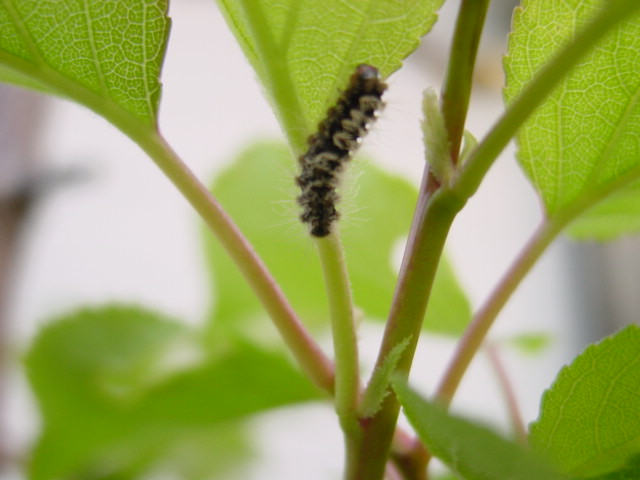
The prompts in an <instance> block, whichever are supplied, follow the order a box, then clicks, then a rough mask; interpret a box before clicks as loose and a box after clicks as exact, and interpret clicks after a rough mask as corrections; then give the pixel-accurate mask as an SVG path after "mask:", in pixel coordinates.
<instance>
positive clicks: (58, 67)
mask: <svg viewBox="0 0 640 480" xmlns="http://www.w3.org/2000/svg"><path fill="white" fill-rule="evenodd" d="M167 7H168V0H153V1H144V2H140V1H138V0H113V1H109V2H104V1H102V0H86V1H79V0H73V1H65V2H60V1H26V0H7V1H5V2H2V4H0V31H1V32H2V35H1V36H0V80H1V81H5V82H10V83H15V84H17V85H21V86H25V87H29V88H37V89H41V90H45V91H47V92H49V93H54V94H56V95H61V96H65V97H69V98H72V99H74V100H76V101H77V102H79V103H82V104H84V105H85V106H87V107H89V108H92V109H93V110H95V111H96V112H98V113H100V114H102V115H103V116H105V117H107V118H109V117H111V116H113V115H114V110H116V111H121V113H124V114H126V115H130V116H132V117H134V118H135V119H137V120H138V121H141V122H143V123H145V124H147V125H153V124H155V121H156V114H157V111H158V102H159V100H160V81H159V77H160V67H161V65H162V61H163V57H164V50H165V43H166V40H167V36H168V33H169V20H168V18H167V16H166V11H167ZM116 114H117V113H116Z"/></svg>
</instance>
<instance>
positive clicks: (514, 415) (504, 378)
mask: <svg viewBox="0 0 640 480" xmlns="http://www.w3.org/2000/svg"><path fill="white" fill-rule="evenodd" d="M484 349H485V351H486V353H487V357H488V358H489V364H490V365H491V366H492V367H493V370H494V372H495V374H496V379H497V380H498V384H499V385H500V390H502V395H503V396H504V400H505V403H506V404H507V411H508V412H509V418H510V419H511V428H513V433H514V434H515V436H516V439H517V440H518V441H519V442H520V443H521V444H522V445H523V446H525V447H526V446H527V442H528V436H527V427H526V426H525V424H524V421H523V420H522V414H521V413H520V407H519V406H518V399H517V398H516V393H515V392H514V390H513V385H512V384H511V382H510V381H509V375H508V374H507V371H506V369H505V367H504V364H503V362H502V360H501V359H500V354H499V352H498V347H497V345H495V344H493V343H489V344H488V345H485V348H484Z"/></svg>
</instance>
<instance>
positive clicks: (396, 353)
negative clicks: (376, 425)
mask: <svg viewBox="0 0 640 480" xmlns="http://www.w3.org/2000/svg"><path fill="white" fill-rule="evenodd" d="M409 340H410V339H409V338H406V339H405V340H404V341H403V342H400V343H399V344H397V345H396V346H394V347H393V348H392V349H391V351H390V352H389V355H387V357H386V358H385V359H384V361H383V362H382V365H381V366H380V367H378V368H376V369H375V370H374V371H373V374H372V375H371V380H369V383H368V385H367V388H366V390H365V391H364V395H363V396H362V400H361V401H360V406H359V408H358V417H359V418H371V417H373V416H374V415H375V414H376V413H378V411H379V410H380V408H381V406H382V401H383V400H384V399H385V398H386V396H387V395H389V393H390V392H389V384H390V382H391V378H390V377H391V374H392V373H393V372H394V370H395V369H396V366H397V365H398V362H399V361H400V357H401V356H402V354H403V353H404V351H405V350H406V349H407V346H408V345H409Z"/></svg>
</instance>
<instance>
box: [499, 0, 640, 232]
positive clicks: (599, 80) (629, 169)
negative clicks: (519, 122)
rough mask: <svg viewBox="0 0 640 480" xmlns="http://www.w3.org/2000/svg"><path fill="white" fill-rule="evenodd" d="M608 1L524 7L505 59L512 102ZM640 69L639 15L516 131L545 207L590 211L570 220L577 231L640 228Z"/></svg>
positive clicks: (540, 0) (553, 211) (551, 1)
mask: <svg viewBox="0 0 640 480" xmlns="http://www.w3.org/2000/svg"><path fill="white" fill-rule="evenodd" d="M606 5H607V1H603V0H570V1H563V2H558V1H556V0H525V1H524V2H523V4H522V7H521V8H519V9H517V10H516V15H515V17H514V22H513V33H512V34H511V36H510V40H509V51H508V57H507V59H506V61H505V69H506V72H507V87H506V90H505V96H506V98H507V100H509V101H510V100H512V99H514V98H515V97H516V96H517V95H518V93H519V92H520V91H522V89H523V87H524V86H525V85H526V84H527V83H528V82H529V81H531V79H532V78H533V77H535V75H536V73H537V72H538V71H539V69H540V68H541V67H542V66H543V65H544V63H545V62H546V61H548V60H549V59H550V58H551V57H552V56H553V55H554V53H555V52H557V51H558V49H559V48H560V47H561V46H563V45H564V44H565V42H567V41H568V40H569V39H570V38H571V37H572V36H573V35H574V33H575V32H576V31H577V30H578V29H579V28H580V27H581V26H583V25H584V24H585V23H586V22H587V21H588V20H589V19H590V18H592V17H593V16H594V15H595V14H597V12H598V10H599V8H606ZM639 71H640V16H638V15H635V16H632V17H631V18H629V19H628V20H626V21H625V22H623V23H622V24H620V25H619V26H618V27H617V28H616V29H614V31H613V32H611V34H609V35H608V36H607V37H605V38H604V39H603V41H601V42H600V43H599V44H598V46H597V47H596V48H595V49H594V50H593V51H592V53H590V54H589V55H588V56H587V57H586V58H585V59H584V60H583V61H582V62H581V63H580V65H579V66H578V67H577V68H576V69H575V70H574V71H573V72H572V73H571V74H570V75H568V76H567V78H566V79H565V80H564V81H562V82H560V84H559V86H558V87H557V88H556V89H555V90H554V92H553V93H552V95H551V96H550V98H549V99H548V100H547V101H546V102H545V103H544V104H543V105H542V106H541V107H540V108H539V109H537V110H536V112H535V113H534V114H533V115H532V117H531V118H530V119H529V120H528V121H527V123H526V124H525V125H524V126H523V128H521V129H520V131H519V133H518V146H519V150H518V159H519V161H520V163H521V164H522V166H523V168H524V170H525V172H526V173H527V175H528V176H529V178H530V180H531V181H532V182H533V184H534V186H535V188H536V189H537V190H538V191H539V193H540V194H541V196H542V199H543V202H544V206H545V210H546V213H547V215H548V216H550V217H552V218H553V217H554V216H563V215H566V216H568V217H569V218H571V217H573V216H574V215H576V214H578V213H581V212H582V211H584V210H586V213H584V214H583V215H582V216H581V217H578V219H577V220H576V221H575V223H574V224H573V225H572V226H571V227H570V233H572V234H573V235H574V236H576V237H579V238H598V239H609V238H613V237H615V236H618V235H620V234H623V233H628V232H638V231H640V220H639V218H640V181H639V180H638V179H640V148H639V145H638V132H639V131H640V75H638V72H639ZM598 202H600V203H598ZM593 205H596V206H595V207H594V208H592V209H590V210H589V208H590V207H592V206H593Z"/></svg>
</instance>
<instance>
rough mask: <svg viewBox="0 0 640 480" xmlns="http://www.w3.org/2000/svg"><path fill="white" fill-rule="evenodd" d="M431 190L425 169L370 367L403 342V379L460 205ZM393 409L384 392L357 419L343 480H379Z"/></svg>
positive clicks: (400, 365)
mask: <svg viewBox="0 0 640 480" xmlns="http://www.w3.org/2000/svg"><path fill="white" fill-rule="evenodd" d="M433 188H434V185H433V183H432V181H431V179H430V176H429V175H428V173H427V172H426V170H425V177H424V179H423V184H422V187H421V194H420V197H419V200H418V202H419V203H418V206H417V208H416V213H415V216H414V220H413V225H412V230H411V233H410V235H409V241H408V244H407V250H406V251H405V256H404V259H403V263H402V267H401V270H400V277H399V283H398V285H397V287H396V292H395V295H394V300H393V304H392V309H391V313H390V315H389V321H388V323H387V326H386V329H385V333H384V338H383V342H382V345H381V348H380V353H379V355H378V359H377V363H376V368H380V366H381V365H382V364H383V363H384V361H385V359H386V357H387V355H388V354H389V353H390V352H391V350H393V348H394V347H395V346H396V345H397V344H399V343H401V342H404V341H408V342H409V344H408V345H407V347H406V348H405V349H404V350H403V353H402V356H401V358H400V360H399V362H398V364H397V367H396V371H397V372H399V373H400V374H401V375H403V376H405V377H406V376H407V375H408V373H409V369H410V367H411V362H412V359H413V354H414V352H415V349H416V345H417V342H418V338H419V336H420V330H421V328H422V320H423V319H424V314H425V311H426V305H427V299H428V297H429V293H430V292H431V287H432V285H433V279H434V277H435V273H436V270H437V268H438V264H439V260H440V255H441V252H442V249H443V247H444V242H445V239H446V237H447V234H448V232H449V227H450V225H451V223H452V222H453V219H454V217H455V215H456V213H457V212H458V211H459V210H460V209H461V208H462V206H463V203H461V202H459V201H458V199H457V198H456V197H454V196H452V195H451V192H450V191H449V190H444V189H443V190H438V191H436V192H435V193H434V190H433ZM399 408H400V406H399V404H398V401H397V400H396V397H395V395H393V394H392V392H390V394H389V395H387V397H386V398H385V399H384V401H383V403H382V407H381V409H380V411H379V412H378V413H377V414H376V415H375V416H374V417H373V418H368V419H361V421H360V423H361V428H362V431H363V439H362V443H361V444H360V448H359V452H358V463H357V467H358V468H357V470H356V471H355V472H354V473H353V475H352V476H350V477H347V478H348V479H349V480H355V479H358V480H361V479H362V480H364V479H367V480H374V479H376V480H377V479H380V478H382V475H383V473H384V468H385V463H386V461H387V456H388V454H389V447H390V444H391V439H392V437H393V433H394V430H395V425H396V421H397V417H398V413H399Z"/></svg>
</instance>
